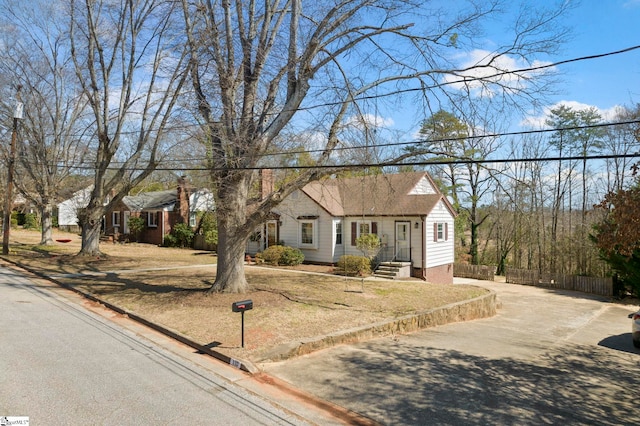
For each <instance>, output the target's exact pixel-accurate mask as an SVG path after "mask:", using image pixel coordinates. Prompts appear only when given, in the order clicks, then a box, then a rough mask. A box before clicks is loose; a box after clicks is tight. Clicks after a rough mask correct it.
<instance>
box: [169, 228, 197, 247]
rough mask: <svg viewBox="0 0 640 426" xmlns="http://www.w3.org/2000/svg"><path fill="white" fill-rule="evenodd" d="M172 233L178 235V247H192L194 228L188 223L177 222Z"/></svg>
mask: <svg viewBox="0 0 640 426" xmlns="http://www.w3.org/2000/svg"><path fill="white" fill-rule="evenodd" d="M171 233H172V234H173V236H174V237H176V243H177V245H178V247H183V248H184V247H191V242H192V241H193V230H192V229H191V228H190V227H189V225H187V224H186V223H176V224H175V226H174V227H173V229H172V230H171Z"/></svg>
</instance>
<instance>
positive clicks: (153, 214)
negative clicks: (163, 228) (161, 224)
mask: <svg viewBox="0 0 640 426" xmlns="http://www.w3.org/2000/svg"><path fill="white" fill-rule="evenodd" d="M158 216H160V215H159V214H158V211H157V210H156V211H149V212H148V213H147V227H148V228H157V227H158V219H159V217H158ZM151 218H153V223H152V221H151Z"/></svg>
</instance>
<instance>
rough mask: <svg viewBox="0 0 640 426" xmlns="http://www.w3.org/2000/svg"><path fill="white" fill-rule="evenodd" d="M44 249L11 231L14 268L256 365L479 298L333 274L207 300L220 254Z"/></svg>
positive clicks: (451, 289) (256, 270)
mask: <svg viewBox="0 0 640 426" xmlns="http://www.w3.org/2000/svg"><path fill="white" fill-rule="evenodd" d="M54 238H55V239H57V240H66V239H71V241H70V242H56V243H55V244H54V245H52V246H38V245H37V243H38V242H39V233H38V232H34V231H26V230H12V232H11V246H10V257H9V258H10V259H11V260H12V261H14V262H18V263H20V264H22V265H24V266H28V267H29V268H31V269H34V270H37V271H39V272H41V273H43V274H46V275H48V276H50V277H53V278H55V279H56V280H58V281H60V282H63V283H64V284H66V285H70V286H73V287H76V288H79V289H82V290H84V291H86V292H89V293H92V294H93V295H95V296H97V297H99V298H101V299H103V300H105V301H108V302H110V303H112V304H115V305H117V306H119V307H121V308H124V309H127V310H129V311H133V312H135V313H136V314H138V315H140V316H142V317H144V318H147V319H149V320H151V321H154V322H156V323H159V324H161V325H163V326H165V327H168V328H170V329H172V330H175V331H178V332H179V333H182V334H183V335H186V336H188V337H190V338H191V339H193V340H195V341H197V342H198V343H200V344H202V345H209V346H212V347H215V349H216V350H218V351H220V352H222V353H225V354H227V355H229V356H232V357H236V358H245V359H247V358H248V359H252V358H259V356H260V354H261V353H263V352H265V351H267V350H268V349H269V348H271V347H273V346H276V345H279V344H282V343H287V342H292V341H299V340H301V339H305V338H312V337H316V336H320V335H323V334H328V333H331V332H335V331H339V330H344V329H349V328H352V327H356V326H362V325H366V324H370V323H373V322H377V321H381V320H385V319H392V318H395V317H399V316H404V315H407V314H412V313H415V312H420V311H425V310H428V309H431V308H434V307H438V306H442V305H446V304H449V303H453V302H457V301H461V300H466V299H470V298H474V297H477V296H480V295H482V294H484V293H486V290H484V289H480V288H478V287H474V286H464V285H456V286H452V285H439V284H429V283H425V282H422V281H417V280H407V281H383V280H364V281H362V280H361V279H347V278H344V277H340V276H336V275H332V274H331V272H332V268H331V267H330V266H312V265H301V266H300V267H296V268H286V269H285V268H269V267H260V266H256V265H247V266H246V268H245V269H246V275H247V279H248V281H249V284H250V291H249V292H248V293H246V294H240V295H239V294H219V293H208V292H207V290H208V289H209V288H210V287H211V285H212V283H213V280H214V279H215V273H216V268H215V262H216V257H215V254H214V253H211V252H205V251H195V250H189V249H173V248H162V247H157V246H153V245H148V244H135V243H134V244H113V243H102V244H101V246H100V249H101V251H102V252H103V253H104V254H105V255H106V256H105V257H102V258H87V257H80V256H75V254H76V253H77V252H78V251H79V249H80V237H79V236H77V235H75V234H68V233H56V234H55V235H54ZM244 299H251V300H252V301H253V303H254V309H253V310H251V311H248V312H247V313H246V314H245V348H241V345H240V340H241V337H240V314H238V313H232V312H231V304H232V303H233V302H235V301H239V300H244Z"/></svg>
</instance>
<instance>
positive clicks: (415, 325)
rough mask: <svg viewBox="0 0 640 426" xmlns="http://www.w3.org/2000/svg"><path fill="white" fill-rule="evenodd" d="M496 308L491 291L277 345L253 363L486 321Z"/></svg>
mask: <svg viewBox="0 0 640 426" xmlns="http://www.w3.org/2000/svg"><path fill="white" fill-rule="evenodd" d="M496 309H497V297H496V293H495V292H493V291H491V292H489V293H488V294H485V295H483V296H479V297H476V298H474V299H471V300H466V301H462V302H457V303H452V304H450V305H445V306H441V307H438V308H434V309H430V310H428V311H425V312H422V313H418V314H415V315H407V316H404V317H401V318H396V319H394V320H391V321H383V322H379V323H374V324H369V325H366V326H362V327H358V328H353V329H349V330H342V331H339V332H336V333H331V334H327V335H325V336H320V337H317V338H313V339H307V340H303V341H301V342H298V343H286V344H282V345H278V346H276V347H274V348H272V349H270V350H268V351H266V352H265V353H263V354H262V355H261V356H259V357H256V358H259V359H255V360H254V361H255V362H272V361H283V360H286V359H289V358H293V357H296V356H300V355H305V354H309V353H311V352H315V351H317V350H320V349H324V348H328V347H332V346H336V345H339V344H346V343H356V342H361V341H365V340H370V339H373V338H377V337H385V336H393V335H395V334H404V333H411V332H414V331H418V330H422V329H425V328H429V327H435V326H438V325H444V324H449V323H453V322H460V321H469V320H474V319H479V318H488V317H491V316H493V315H495V314H496Z"/></svg>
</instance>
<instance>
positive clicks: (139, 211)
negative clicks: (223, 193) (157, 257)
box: [104, 177, 214, 245]
mask: <svg viewBox="0 0 640 426" xmlns="http://www.w3.org/2000/svg"><path fill="white" fill-rule="evenodd" d="M213 208H214V202H213V194H212V193H211V192H210V191H209V190H205V189H200V190H194V189H192V188H190V187H189V185H188V183H187V181H186V179H185V178H184V177H182V178H180V179H178V185H177V187H176V189H168V190H165V191H153V192H143V193H140V194H138V195H128V196H126V197H124V198H123V199H122V201H121V202H120V203H119V204H117V205H116V206H114V207H113V208H112V210H111V212H109V213H108V214H107V215H106V216H105V218H104V221H105V224H104V234H105V235H107V236H112V237H113V239H114V240H117V241H121V240H129V241H133V240H134V239H137V241H139V242H143V243H150V244H158V245H160V244H162V243H163V242H164V237H165V235H167V234H170V233H171V230H172V229H173V227H174V226H175V224H177V223H186V224H188V225H189V226H190V227H191V228H192V229H195V228H196V227H197V213H198V212H205V211H212V210H213ZM136 216H137V217H143V218H144V219H145V227H144V229H143V230H142V232H140V234H139V235H137V236H136V237H137V238H135V237H134V236H132V235H131V231H130V229H129V218H131V217H136Z"/></svg>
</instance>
